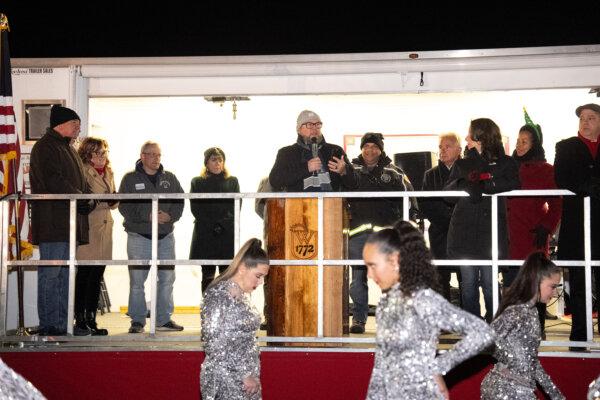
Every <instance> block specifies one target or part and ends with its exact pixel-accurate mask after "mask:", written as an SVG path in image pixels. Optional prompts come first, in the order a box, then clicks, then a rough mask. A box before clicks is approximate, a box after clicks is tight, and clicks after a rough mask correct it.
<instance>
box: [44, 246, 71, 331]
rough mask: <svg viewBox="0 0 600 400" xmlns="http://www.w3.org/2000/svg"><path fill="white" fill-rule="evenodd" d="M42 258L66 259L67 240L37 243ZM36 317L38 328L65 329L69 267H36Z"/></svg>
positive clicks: (67, 308) (67, 251) (67, 256)
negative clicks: (38, 322) (38, 321)
mask: <svg viewBox="0 0 600 400" xmlns="http://www.w3.org/2000/svg"><path fill="white" fill-rule="evenodd" d="M39 248H40V258H41V259H42V260H68V259H69V243H68V242H43V243H40V244H39ZM37 277H38V317H39V319H40V324H39V325H40V329H48V328H50V327H53V328H56V329H57V330H59V331H65V332H66V330H67V322H68V321H67V313H68V311H69V305H68V302H69V267H66V266H43V267H39V268H38V274H37Z"/></svg>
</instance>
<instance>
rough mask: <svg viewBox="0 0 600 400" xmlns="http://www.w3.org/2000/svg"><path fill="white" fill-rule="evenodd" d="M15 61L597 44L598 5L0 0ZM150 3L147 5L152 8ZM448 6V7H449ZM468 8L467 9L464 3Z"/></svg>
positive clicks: (599, 41) (599, 35)
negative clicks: (29, 59)
mask: <svg viewBox="0 0 600 400" xmlns="http://www.w3.org/2000/svg"><path fill="white" fill-rule="evenodd" d="M2 3H3V4H0V12H3V13H5V14H7V16H8V18H9V22H10V26H11V32H10V36H9V39H10V46H11V56H12V57H43V58H46V57H143V56H205V55H262V54H317V53H362V52H389V51H400V52H402V51H427V50H458V49H488V48H506V47H537V46H562V45H581V44H600V1H598V0H597V1H594V2H573V1H571V2H567V1H554V0H548V1H546V2H537V1H533V2H532V1H527V0H523V1H522V2H521V4H518V5H514V4H513V3H510V2H509V3H507V2H502V3H500V2H484V3H480V4H479V5H476V6H471V7H465V6H461V5H460V4H463V3H461V2H458V1H457V2H454V3H452V4H449V3H447V2H439V4H440V5H436V2H433V1H430V2H426V1H420V2H416V1H403V0H396V1H394V2H389V3H387V2H382V1H375V0H371V1H360V0H354V1H352V2H350V1H348V2H346V3H345V4H344V3H337V2H335V3H330V2H326V1H325V0H323V1H322V2H321V3H316V2H315V3H313V2H289V1H285V0H280V1H278V2H268V1H245V2H235V1H226V0H223V1H219V2H216V1H215V2H213V1H197V0H190V1H189V2H188V3H187V4H186V3H183V2H181V3H180V2H177V1H171V2H152V3H150V2H146V3H139V4H138V3H136V2H130V1H127V0H122V1H120V2H112V1H110V2H106V1H104V2H93V1H89V0H88V1H87V2H86V1H81V2H79V3H70V2H60V1H57V0H54V1H46V2H43V3H41V2H33V1H24V0H17V1H6V0H5V1H3V2H2ZM150 4H153V5H150ZM448 4H449V5H448ZM464 4H466V3H464Z"/></svg>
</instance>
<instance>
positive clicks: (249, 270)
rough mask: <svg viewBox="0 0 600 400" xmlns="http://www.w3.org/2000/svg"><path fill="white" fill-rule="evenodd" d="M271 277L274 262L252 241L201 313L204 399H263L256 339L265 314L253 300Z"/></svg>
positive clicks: (210, 290) (215, 286) (220, 279)
mask: <svg viewBox="0 0 600 400" xmlns="http://www.w3.org/2000/svg"><path fill="white" fill-rule="evenodd" d="M268 272H269V260H268V258H267V254H266V253H265V251H264V250H263V249H262V248H261V242H260V240H258V239H250V240H249V241H247V242H246V243H245V244H244V246H242V248H241V249H240V251H239V252H238V254H236V256H235V258H234V259H233V261H232V262H231V265H230V266H229V267H228V268H227V270H226V271H225V272H224V273H223V274H221V275H220V276H219V277H218V278H217V279H215V280H214V281H213V282H212V283H211V284H210V286H209V287H208V289H207V290H206V293H205V294H204V302H203V306H202V312H201V318H202V340H203V341H204V352H205V354H206V357H205V359H204V362H203V363H202V368H201V372H200V391H201V392H202V398H203V399H204V400H207V399H210V400H217V399H224V400H225V399H226V400H237V399H252V400H257V399H261V398H262V397H261V387H260V360H259V351H258V346H257V344H256V340H255V336H256V331H257V330H258V327H259V325H260V315H259V314H258V312H257V310H256V309H255V307H254V306H252V304H251V303H250V296H249V295H250V293H251V292H252V291H254V290H255V289H256V288H257V287H258V286H259V285H260V284H262V283H263V280H264V277H265V276H266V275H267V273H268Z"/></svg>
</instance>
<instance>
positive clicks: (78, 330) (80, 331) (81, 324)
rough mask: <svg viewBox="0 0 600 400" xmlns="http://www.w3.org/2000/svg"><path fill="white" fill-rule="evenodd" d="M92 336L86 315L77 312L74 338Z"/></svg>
mask: <svg viewBox="0 0 600 400" xmlns="http://www.w3.org/2000/svg"><path fill="white" fill-rule="evenodd" d="M91 334H92V331H90V328H88V326H87V323H86V320H85V313H83V312H76V313H75V326H74V327H73V335H74V336H89V335H91Z"/></svg>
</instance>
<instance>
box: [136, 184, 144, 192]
mask: <svg viewBox="0 0 600 400" xmlns="http://www.w3.org/2000/svg"><path fill="white" fill-rule="evenodd" d="M145 188H146V185H144V184H143V183H136V184H135V190H144V189H145Z"/></svg>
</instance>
